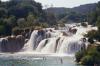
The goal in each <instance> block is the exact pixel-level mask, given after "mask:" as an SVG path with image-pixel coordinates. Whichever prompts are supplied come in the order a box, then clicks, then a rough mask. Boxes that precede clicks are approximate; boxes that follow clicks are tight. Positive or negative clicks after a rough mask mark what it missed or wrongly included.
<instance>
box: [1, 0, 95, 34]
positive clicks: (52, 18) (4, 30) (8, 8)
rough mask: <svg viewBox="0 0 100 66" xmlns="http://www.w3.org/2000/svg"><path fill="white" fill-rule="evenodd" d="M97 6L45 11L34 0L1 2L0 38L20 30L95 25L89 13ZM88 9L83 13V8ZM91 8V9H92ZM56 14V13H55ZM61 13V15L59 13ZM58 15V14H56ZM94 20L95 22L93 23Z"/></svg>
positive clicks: (89, 5) (87, 5)
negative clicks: (65, 24) (85, 23)
mask: <svg viewBox="0 0 100 66" xmlns="http://www.w3.org/2000/svg"><path fill="white" fill-rule="evenodd" d="M95 5H96V4H95V3H94V4H86V5H81V6H79V7H75V8H72V9H71V8H48V9H45V10H43V9H42V5H41V3H38V2H35V1H34V0H9V1H6V2H2V1H0V36H7V35H11V34H14V33H15V32H18V31H19V32H20V30H26V29H32V30H33V29H37V28H42V27H55V26H57V24H58V23H59V24H63V23H71V22H84V21H87V20H88V21H89V22H90V23H93V22H94V21H95V20H94V19H95V18H93V17H94V16H96V14H95V13H92V14H91V15H94V16H91V15H90V14H88V16H89V17H91V18H93V19H92V20H91V18H90V19H89V18H88V19H87V17H88V16H87V12H90V11H91V10H93V11H95V8H96V6H95ZM81 7H82V8H83V7H84V8H85V7H87V8H86V9H84V14H83V12H82V13H81V11H80V10H82V8H81ZM90 7H91V9H90ZM53 12H54V13H53ZM58 12H59V13H58ZM55 13H56V14H55ZM93 20H94V21H93Z"/></svg>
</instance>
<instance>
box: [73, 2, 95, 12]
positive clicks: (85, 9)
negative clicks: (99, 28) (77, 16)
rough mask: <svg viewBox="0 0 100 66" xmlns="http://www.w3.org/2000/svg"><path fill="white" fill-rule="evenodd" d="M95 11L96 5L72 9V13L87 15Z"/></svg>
mask: <svg viewBox="0 0 100 66" xmlns="http://www.w3.org/2000/svg"><path fill="white" fill-rule="evenodd" d="M95 10H96V3H92V4H85V5H80V6H78V7H74V8H72V11H75V12H77V13H82V14H85V13H89V12H91V11H95Z"/></svg>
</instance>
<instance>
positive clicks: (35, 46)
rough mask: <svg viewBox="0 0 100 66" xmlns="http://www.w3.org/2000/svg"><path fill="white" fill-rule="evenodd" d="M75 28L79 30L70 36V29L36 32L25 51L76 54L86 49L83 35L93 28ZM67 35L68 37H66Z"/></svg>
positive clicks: (26, 45)
mask: <svg viewBox="0 0 100 66" xmlns="http://www.w3.org/2000/svg"><path fill="white" fill-rule="evenodd" d="M71 27H72V25H71ZM69 28H70V27H69ZM74 28H75V29H77V32H76V33H75V34H73V33H72V34H70V32H69V29H68V27H67V30H65V29H64V30H54V29H53V30H51V29H43V30H34V31H33V33H32V35H31V37H30V39H29V41H28V42H27V43H26V44H25V46H24V48H23V49H24V51H25V50H27V51H31V52H32V51H35V52H39V53H46V54H48V53H59V54H74V53H75V52H77V51H79V50H81V49H82V48H84V49H85V48H86V44H87V42H86V41H83V39H82V38H84V37H83V34H84V33H86V32H87V31H89V30H91V29H92V27H90V26H88V27H87V28H86V27H82V26H78V27H74ZM65 33H66V34H67V36H66V35H64V34H65Z"/></svg>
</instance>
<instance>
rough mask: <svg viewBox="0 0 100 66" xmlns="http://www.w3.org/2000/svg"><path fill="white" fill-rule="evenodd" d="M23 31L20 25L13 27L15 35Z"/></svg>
mask: <svg viewBox="0 0 100 66" xmlns="http://www.w3.org/2000/svg"><path fill="white" fill-rule="evenodd" d="M22 32H23V30H21V29H20V28H19V27H15V28H13V29H12V34H13V35H21V33H22Z"/></svg>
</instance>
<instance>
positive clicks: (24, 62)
mask: <svg viewBox="0 0 100 66" xmlns="http://www.w3.org/2000/svg"><path fill="white" fill-rule="evenodd" d="M0 66H79V65H76V64H75V62H74V58H73V57H68V56H67V57H56V56H36V55H35V56H33V55H20V54H19V55H18V54H17V55H0Z"/></svg>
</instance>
